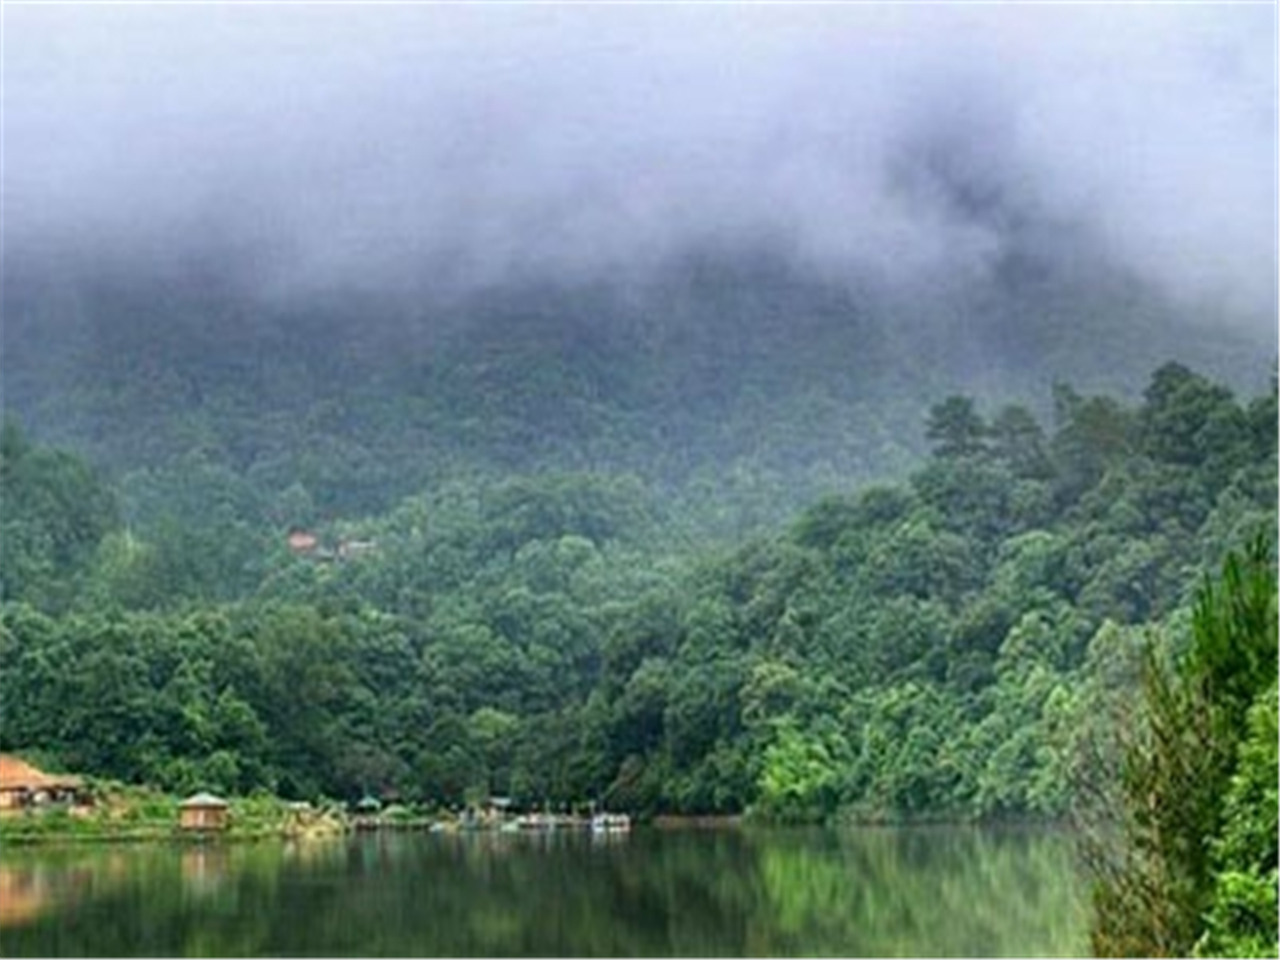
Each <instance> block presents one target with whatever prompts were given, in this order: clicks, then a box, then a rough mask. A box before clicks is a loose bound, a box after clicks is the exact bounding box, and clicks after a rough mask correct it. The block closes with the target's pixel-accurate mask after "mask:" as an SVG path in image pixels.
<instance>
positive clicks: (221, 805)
mask: <svg viewBox="0 0 1280 960" xmlns="http://www.w3.org/2000/svg"><path fill="white" fill-rule="evenodd" d="M227 811H228V806H227V801H225V800H223V799H222V798H221V797H215V796H214V795H213V794H212V793H197V794H195V795H194V796H191V797H187V799H185V800H183V801H182V803H180V804H179V805H178V826H180V827H181V828H182V829H183V830H197V831H214V830H225V829H226V828H227Z"/></svg>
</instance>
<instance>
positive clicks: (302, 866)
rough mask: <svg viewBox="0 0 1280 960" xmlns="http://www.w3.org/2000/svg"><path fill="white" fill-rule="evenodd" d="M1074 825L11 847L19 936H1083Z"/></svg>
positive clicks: (50, 945)
mask: <svg viewBox="0 0 1280 960" xmlns="http://www.w3.org/2000/svg"><path fill="white" fill-rule="evenodd" d="M1085 903H1086V896H1085V891H1084V885H1083V883H1082V882H1081V880H1080V879H1079V877H1078V875H1077V873H1076V871H1075V868H1074V860H1073V853H1072V844H1071V840H1070V837H1069V836H1068V835H1066V834H1064V833H1058V832H1049V831H1031V830H982V829H976V828H954V827H952V828H941V827H939V828H912V829H889V828H869V829H855V830H841V831H832V830H818V829H813V830H801V829H796V830H785V829H768V830H766V829H737V828H715V829H692V828H686V829H637V830H635V831H633V832H632V833H630V834H624V835H606V836H593V835H591V834H588V833H576V832H575V833H568V832H563V831H562V832H560V833H550V834H533V835H530V834H500V833H483V834H479V833H478V834H457V835H443V834H425V833H390V832H384V833H366V834H356V835H351V836H345V837H336V838H332V839H326V840H310V841H300V842H284V841H280V842H276V841H272V842H258V843H243V844H223V843H218V842H212V843H208V844H204V845H184V844H148V845H136V846H123V845H122V846H112V847H102V846H99V847H94V848H92V849H89V848H85V847H72V846H62V847H45V848H39V849H37V848H27V849H15V848H12V847H10V848H8V849H5V850H4V851H3V853H2V857H0V953H3V954H4V955H6V956H83V955H96V956H122V957H127V956H183V955H206V956H209V955H237V956H255V955H274V956H279V955H292V956H325V957H338V956H374V955H378V956H451V957H461V956H489V957H496V956H720V957H725V956H760V955H767V956H793V955H804V956H814V955H828V956H846V957H848V956H902V955H908V956H970V957H980V956H1014V955H1016V956H1067V955H1082V954H1084V953H1085V952H1086V950H1087V948H1088V941H1087V923H1088V918H1087V911H1086V906H1085Z"/></svg>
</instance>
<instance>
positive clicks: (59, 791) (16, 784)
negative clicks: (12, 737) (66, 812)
mask: <svg viewBox="0 0 1280 960" xmlns="http://www.w3.org/2000/svg"><path fill="white" fill-rule="evenodd" d="M85 802H86V801H85V795H84V780H83V779H82V778H81V777H76V776H72V775H70V774H52V773H45V772H44V771H43V770H37V769H36V768H35V767H33V766H32V765H31V764H29V763H26V762H24V761H22V760H19V759H18V758H17V757H15V756H13V755H12V754H8V753H0V810H3V811H10V810H27V809H30V808H31V807H43V806H47V805H49V804H71V805H78V804H83V803H85Z"/></svg>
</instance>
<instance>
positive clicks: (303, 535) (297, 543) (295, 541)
mask: <svg viewBox="0 0 1280 960" xmlns="http://www.w3.org/2000/svg"><path fill="white" fill-rule="evenodd" d="M287 542H288V544H289V549H290V550H292V551H293V552H294V553H296V554H298V555H299V556H309V555H310V554H313V553H315V552H316V550H317V549H318V548H319V546H320V538H319V537H317V536H316V535H315V534H314V533H309V532H308V531H306V530H291V531H289V537H288V540H287Z"/></svg>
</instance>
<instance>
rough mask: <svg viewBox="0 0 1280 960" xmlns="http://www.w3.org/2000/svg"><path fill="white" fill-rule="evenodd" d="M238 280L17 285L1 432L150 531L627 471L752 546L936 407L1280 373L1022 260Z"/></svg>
mask: <svg viewBox="0 0 1280 960" xmlns="http://www.w3.org/2000/svg"><path fill="white" fill-rule="evenodd" d="M224 260H225V257H220V256H218V255H216V254H215V253H210V254H208V255H207V256H204V255H194V256H192V257H190V258H188V259H186V260H182V261H179V262H178V263H177V264H176V265H174V264H169V265H167V266H164V267H161V266H159V265H155V266H153V267H152V268H150V271H149V272H148V269H147V268H145V267H140V266H139V265H137V264H129V265H128V266H127V268H126V267H124V266H119V267H113V266H112V265H111V262H110V260H105V261H103V262H97V261H95V262H93V263H92V264H91V265H85V264H83V263H81V262H79V261H77V260H76V259H75V258H67V259H65V260H63V261H60V262H59V265H58V267H57V268H56V269H55V268H52V267H49V266H48V265H43V266H37V265H36V264H35V263H34V262H33V263H27V262H24V261H22V260H21V259H19V260H18V261H16V262H15V263H14V264H13V265H12V269H10V270H9V271H8V272H7V276H6V285H5V289H4V304H3V306H4V314H5V325H4V329H3V358H4V372H5V384H4V402H5V406H6V408H7V409H8V410H9V411H10V412H11V413H13V414H16V415H17V416H19V417H20V418H21V419H22V421H23V422H24V424H25V425H26V428H27V429H28V431H29V432H31V433H32V434H33V435H35V436H37V437H39V438H41V439H43V440H45V441H47V442H52V443H56V444H58V445H61V446H65V447H69V448H71V449H74V450H76V451H78V452H80V453H82V454H83V455H84V456H86V457H87V458H88V459H89V460H90V461H91V462H92V463H94V464H96V465H98V466H100V467H102V468H103V469H105V470H106V471H107V472H108V474H109V475H110V476H111V477H112V478H113V480H114V481H115V482H116V483H117V485H118V488H119V490H120V493H121V508H122V513H123V516H124V518H125V519H126V521H128V522H129V523H131V524H132V525H134V526H135V527H146V526H148V525H151V524H154V523H157V522H160V521H161V520H162V519H163V518H165V517H167V516H172V517H173V518H174V519H177V520H180V521H182V522H185V523H191V522H194V521H196V520H197V519H200V518H202V517H206V516H208V515H209V513H210V511H213V512H222V513H226V514H228V515H229V516H230V517H232V518H234V519H235V520H236V521H237V522H243V523H245V524H248V525H249V526H251V527H254V528H260V527H262V526H264V525H268V524H272V523H280V522H296V523H313V522H316V521H317V520H319V519H322V518H328V519H336V518H339V517H352V516H358V515H362V514H369V513H374V512H380V511H383V510H386V509H388V508H390V507H391V506H392V505H393V504H394V503H396V502H397V501H398V500H399V499H400V498H402V497H404V496H407V495H410V494H413V493H417V492H419V491H421V490H423V489H426V488H432V487H435V486H437V485H439V484H441V483H443V482H445V481H448V480H451V479H459V478H470V477H475V476H478V475H482V476H498V475H508V474H510V473H512V472H516V473H527V472H531V471H543V470H554V471H582V470H587V471H596V472H608V473H634V474H636V475H637V476H638V477H640V478H641V479H642V480H643V481H644V482H645V483H646V484H649V485H653V486H655V487H662V488H664V489H665V490H666V492H667V496H668V497H669V498H673V502H674V503H676V504H679V505H682V506H683V508H684V510H683V512H684V518H685V520H686V521H688V522H697V523H699V524H700V525H701V527H702V529H703V532H704V533H705V534H707V535H711V536H714V537H716V538H719V539H734V538H736V537H738V536H740V535H742V534H743V533H746V532H751V531H760V530H763V529H767V528H769V527H770V526H776V525H777V524H778V523H781V522H783V521H785V519H786V518H787V517H788V516H789V514H790V513H791V512H792V511H794V510H796V509H799V508H800V507H802V506H804V505H805V504H807V503H808V502H809V501H811V500H812V499H814V498H815V497H817V496H820V495H823V494H825V493H831V492H847V491H850V490H852V489H856V487H857V486H858V485H859V484H861V483H863V482H866V481H868V480H877V479H879V480H884V479H900V478H902V477H903V476H905V474H906V472H907V471H908V470H909V469H910V468H911V467H912V466H913V465H915V464H917V463H918V462H919V459H920V457H921V456H922V455H923V453H924V451H925V448H926V445H925V443H924V438H923V435H922V433H921V429H920V428H921V424H922V423H923V420H924V416H925V413H926V411H927V409H928V407H929V405H930V404H932V403H933V402H935V401H936V400H937V398H938V397H940V396H945V395H947V394H950V393H956V392H961V393H965V394H968V395H972V396H975V397H977V398H979V399H982V400H983V401H984V402H988V403H991V404H1000V403H1004V402H1008V401H1012V400H1017V401H1020V402H1024V403H1029V404H1030V405H1031V408H1032V410H1033V411H1034V412H1035V413H1037V415H1039V416H1041V417H1042V418H1047V417H1048V416H1049V415H1050V414H1051V407H1052V398H1051V385H1052V384H1053V383H1054V382H1055V381H1059V380H1061V381H1065V382H1070V383H1072V384H1074V385H1075V386H1076V388H1077V389H1080V390H1084V391H1086V392H1087V391H1095V390H1102V391H1107V392H1119V393H1120V395H1121V396H1124V397H1128V398H1133V397H1135V396H1136V391H1137V390H1138V389H1139V388H1140V386H1141V384H1142V382H1143V379H1144V378H1145V377H1146V375H1147V374H1148V373H1149V371H1150V370H1152V369H1153V368H1154V367H1155V366H1157V365H1158V364H1160V363H1162V362H1164V361H1165V360H1168V359H1170V358H1172V359H1177V360H1181V361H1182V362H1184V363H1189V364H1193V365H1195V366H1196V367H1197V368H1198V369H1201V370H1204V371H1205V372H1206V373H1208V374H1210V375H1212V376H1215V377H1217V378H1219V379H1223V380H1224V381H1226V382H1228V383H1230V384H1231V385H1232V387H1233V388H1235V389H1237V390H1242V391H1244V392H1247V393H1251V392H1255V391H1257V390H1258V389H1261V387H1262V386H1263V385H1264V382H1265V379H1266V376H1267V371H1268V369H1269V366H1270V363H1271V360H1272V359H1273V358H1274V354H1275V345H1274V342H1273V341H1267V342H1260V341H1259V340H1258V337H1257V334H1256V333H1253V334H1250V333H1248V332H1247V328H1236V327H1233V326H1231V325H1230V324H1223V323H1219V322H1217V318H1215V317H1214V316H1208V315H1204V314H1202V313H1199V312H1197V311H1195V310H1191V309H1190V308H1186V307H1177V306H1175V305H1173V304H1170V303H1169V302H1167V301H1166V300H1165V299H1163V298H1161V297H1160V296H1159V295H1157V294H1156V293H1154V292H1152V289H1151V288H1150V287H1148V286H1144V285H1141V284H1139V283H1137V282H1136V281H1134V280H1132V279H1130V278H1127V277H1126V276H1125V275H1124V274H1122V273H1119V272H1118V271H1116V270H1115V269H1114V268H1104V267H1102V266H1094V267H1092V268H1090V269H1089V270H1088V271H1087V272H1084V273H1080V272H1079V271H1077V272H1075V273H1073V272H1072V271H1071V270H1068V269H1066V268H1064V267H1063V266H1062V265H1061V263H1059V262H1058V260H1056V259H1052V258H1040V259H1037V258H1035V257H1033V256H1031V255H1030V254H1026V253H1020V254H1010V256H1009V257H1008V258H1007V260H1006V262H1005V263H1004V264H1003V266H1002V267H1001V269H1000V270H998V271H996V272H994V273H993V275H992V276H991V277H989V278H987V279H986V280H984V281H982V282H974V283H969V284H967V285H965V286H963V287H961V288H955V289H953V288H951V287H946V286H941V287H940V288H939V289H938V290H931V289H930V287H929V285H928V284H920V285H917V287H916V288H915V289H914V290H913V291H912V292H911V293H909V294H908V293H905V292H903V291H902V290H901V289H898V288H896V287H895V288H890V287H885V286H884V285H877V284H876V283H874V282H871V281H869V280H868V281H863V282H859V281H856V280H852V279H845V280H842V281H841V282H839V283H835V282H832V281H831V280H830V279H825V280H824V279H819V278H816V277H815V276H813V275H811V274H808V273H804V272H802V271H800V270H799V269H798V268H796V267H794V266H790V265H789V264H788V261H787V260H785V259H784V258H781V257H779V256H775V255H773V254H770V253H768V252H755V253H749V254H748V253H743V252H741V251H737V252H733V253H728V252H718V253H714V252H713V253H703V254H701V255H693V254H690V255H688V256H686V257H684V258H682V259H680V260H678V261H676V262H674V263H673V264H672V265H671V266H669V267H668V268H666V269H665V270H664V272H662V273H661V274H660V275H659V276H656V277H652V278H649V279H648V280H646V281H643V282H641V281H639V280H625V279H619V280H618V282H617V283H613V284H610V283H604V282H599V281H593V282H587V281H583V282H582V283H578V284H574V283H572V282H570V281H567V280H559V281H554V282H552V281H536V282H535V281H532V280H530V281H516V280H510V281H507V282H506V283H504V284H500V285H497V286H493V287H489V288H485V289H483V290H473V291H469V292H463V293H456V294H452V295H448V296H446V295H444V294H430V293H423V294H422V295H420V296H417V297H408V296H406V295H403V294H396V295H394V296H392V295H384V296H380V295H376V294H371V293H367V292H359V291H349V292H347V293H344V294H330V295H327V296H325V297H324V298H307V297H303V296H301V295H285V294H280V295H275V296H273V295H270V294H268V293H265V292H263V291H261V290H258V289H255V288H254V287H253V285H252V274H251V271H249V270H248V268H247V267H246V266H245V265H244V264H241V263H238V262H237V263H234V264H229V263H225V262H223V261H224Z"/></svg>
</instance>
